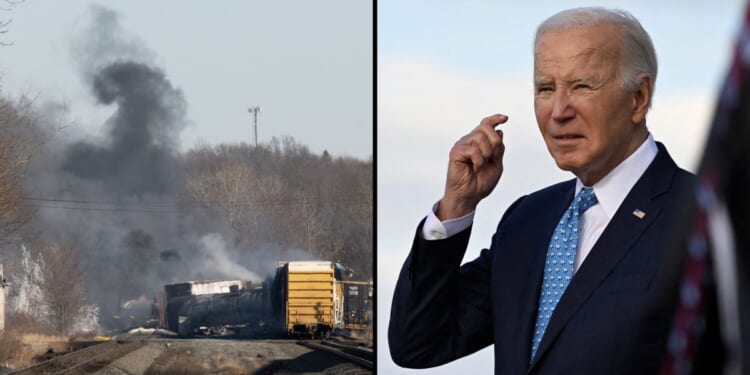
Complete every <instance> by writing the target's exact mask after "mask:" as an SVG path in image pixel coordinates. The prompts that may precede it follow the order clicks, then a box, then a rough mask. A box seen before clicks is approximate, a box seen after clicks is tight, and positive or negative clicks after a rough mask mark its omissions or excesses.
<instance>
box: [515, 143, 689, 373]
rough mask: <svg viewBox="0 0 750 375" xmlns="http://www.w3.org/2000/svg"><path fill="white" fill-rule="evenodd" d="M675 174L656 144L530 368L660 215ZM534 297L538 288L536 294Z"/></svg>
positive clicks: (562, 303)
mask: <svg viewBox="0 0 750 375" xmlns="http://www.w3.org/2000/svg"><path fill="white" fill-rule="evenodd" d="M676 170H677V166H676V164H674V162H673V161H672V159H671V158H670V157H669V155H668V154H667V153H666V150H665V149H664V147H663V146H662V145H661V144H659V153H658V154H657V156H656V158H655V159H654V161H653V162H652V164H651V165H650V166H649V168H648V169H646V171H645V172H644V174H643V176H641V178H640V180H639V181H638V182H637V183H636V184H635V186H633V189H632V190H631V191H630V193H629V194H628V196H627V197H626V198H625V200H624V201H623V202H622V204H621V205H620V208H619V209H618V210H617V212H616V213H615V215H614V217H613V218H612V220H611V221H610V223H609V225H607V228H606V229H605V230H604V232H603V233H602V235H601V237H599V240H598V241H597V242H596V244H595V245H594V247H593V248H592V249H591V253H589V255H588V257H587V258H586V260H585V261H584V262H583V264H581V268H580V269H579V270H578V272H576V274H575V275H574V276H573V279H572V280H571V282H570V285H568V288H567V289H566V290H565V294H563V297H562V298H561V299H560V302H559V303H558V305H557V307H556V308H555V311H554V313H553V314H552V317H551V318H550V322H549V325H548V326H547V330H546V332H545V333H544V337H543V338H542V342H541V344H540V346H539V349H538V350H537V353H536V356H535V357H534V361H533V362H532V363H531V366H529V370H531V369H532V368H533V367H534V365H535V364H536V363H537V362H538V361H539V360H540V358H541V357H543V356H544V353H545V352H546V351H547V350H548V349H549V348H550V347H551V346H552V344H553V343H554V341H555V339H556V338H557V336H558V335H559V334H560V332H561V331H562V330H563V328H564V327H565V325H566V324H567V322H568V321H569V320H570V318H571V317H572V316H573V315H574V314H575V313H576V311H578V309H579V308H580V307H581V306H582V305H583V303H584V302H585V301H586V300H587V299H588V297H589V296H590V295H591V293H592V292H593V291H594V290H595V289H596V288H597V287H598V286H599V285H600V284H601V283H602V281H604V279H606V278H607V276H609V274H610V272H611V271H612V270H613V269H614V268H615V266H616V265H617V263H618V262H619V261H620V260H621V259H622V258H623V256H625V254H626V253H627V252H628V251H629V250H630V249H631V248H632V247H633V245H635V244H636V242H638V239H639V238H640V236H641V234H643V232H644V231H645V230H646V229H647V228H648V227H649V225H651V223H652V222H653V221H654V220H655V219H656V218H657V217H658V216H659V214H660V213H661V210H662V207H663V204H664V200H661V199H658V198H659V197H660V196H662V195H663V194H664V193H666V192H668V191H669V188H670V185H671V182H672V177H673V176H674V173H675V171H676ZM636 209H639V210H641V211H643V212H645V213H646V215H645V216H643V218H639V217H637V216H636V215H635V214H633V212H634V210H636ZM535 294H536V295H538V294H539V293H538V288H537V293H535Z"/></svg>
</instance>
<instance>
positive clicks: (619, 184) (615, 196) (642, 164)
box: [422, 134, 658, 271]
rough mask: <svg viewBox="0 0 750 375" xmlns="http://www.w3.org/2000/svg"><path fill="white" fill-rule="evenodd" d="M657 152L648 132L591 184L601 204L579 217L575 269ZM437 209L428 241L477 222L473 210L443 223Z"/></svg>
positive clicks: (428, 224) (427, 229)
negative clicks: (640, 142) (638, 144)
mask: <svg viewBox="0 0 750 375" xmlns="http://www.w3.org/2000/svg"><path fill="white" fill-rule="evenodd" d="M657 152H658V148H657V147H656V142H655V141H654V138H653V136H652V135H651V134H649V135H648V137H647V138H646V140H645V141H644V142H643V143H642V144H641V145H640V147H638V149H637V150H635V152H633V153H632V154H631V155H630V156H628V158H627V159H625V160H624V161H623V162H622V163H620V164H619V165H618V166H617V167H615V169H613V170H612V171H610V172H609V173H608V174H607V175H606V176H604V178H602V179H601V180H599V182H597V183H595V184H594V186H592V188H593V189H594V194H596V198H597V200H598V203H597V204H595V205H593V206H592V207H591V208H589V209H588V210H586V212H584V213H583V216H582V218H581V220H580V226H581V230H580V232H579V242H578V250H577V254H576V267H575V270H576V271H578V268H579V267H580V266H581V264H582V263H583V261H584V260H585V259H586V257H587V256H588V255H589V253H590V252H591V249H592V248H593V247H594V244H595V243H596V241H597V240H598V239H599V236H601V235H602V232H603V231H604V228H606V227H607V225H608V224H609V221H610V220H612V217H613V216H614V215H615V212H617V209H618V208H619V207H620V204H622V201H624V200H625V197H626V196H627V195H628V193H629V192H630V189H632V188H633V186H634V185H635V183H636V182H638V179H640V178H641V176H642V175H643V172H645V171H646V168H648V166H649V165H650V164H651V162H652V161H653V160H654V158H655V157H656V153H657ZM583 187H584V185H583V183H582V182H581V180H580V179H576V189H575V193H576V194H577V193H578V192H579V191H580V190H581V189H582V188H583ZM436 208H437V203H435V204H434V205H433V206H432V210H430V212H429V213H428V214H427V219H426V220H425V223H424V226H423V227H422V236H423V237H424V238H425V239H426V240H440V239H445V238H448V237H451V236H453V235H455V234H457V233H458V232H461V231H462V230H464V229H466V228H468V227H469V226H471V223H472V222H473V221H474V212H471V213H469V214H468V215H466V216H462V217H460V218H456V219H450V220H445V221H443V222H441V221H440V219H438V218H437V216H436V215H435V210H436Z"/></svg>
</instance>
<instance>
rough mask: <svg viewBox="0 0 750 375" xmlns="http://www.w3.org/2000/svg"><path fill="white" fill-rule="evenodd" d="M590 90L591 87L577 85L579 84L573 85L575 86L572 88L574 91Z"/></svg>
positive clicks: (581, 84)
mask: <svg viewBox="0 0 750 375" xmlns="http://www.w3.org/2000/svg"><path fill="white" fill-rule="evenodd" d="M590 88H591V86H589V85H586V84H583V83H579V84H576V85H575V86H574V87H573V89H575V90H581V89H590Z"/></svg>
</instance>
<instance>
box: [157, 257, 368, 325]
mask: <svg viewBox="0 0 750 375" xmlns="http://www.w3.org/2000/svg"><path fill="white" fill-rule="evenodd" d="M343 271H344V267H342V266H341V265H339V264H337V263H333V262H328V261H290V262H278V263H277V267H276V270H275V273H274V274H273V275H271V276H269V278H268V279H267V280H266V281H265V282H263V283H262V285H261V284H257V285H256V284H252V283H250V282H248V281H193V282H186V283H180V284H172V285H167V286H165V298H164V303H163V304H161V305H162V306H164V308H163V310H164V312H163V314H162V316H164V318H165V319H164V320H165V322H164V323H165V324H164V325H165V327H166V328H167V329H170V330H172V331H174V332H177V333H179V334H180V335H182V336H191V335H193V334H195V333H196V332H203V333H215V331H216V330H218V329H221V328H220V327H227V326H230V327H233V328H237V327H240V328H241V329H242V333H241V334H250V335H257V334H259V333H260V334H263V335H297V336H311V337H322V336H327V335H329V334H330V333H331V332H332V331H333V330H334V329H347V330H361V329H367V328H368V327H369V326H370V325H371V323H372V282H357V281H344V280H343V278H342V274H343V273H344V272H343ZM235 331H236V330H235ZM236 332H237V331H236Z"/></svg>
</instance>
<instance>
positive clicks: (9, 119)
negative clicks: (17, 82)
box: [0, 97, 35, 241]
mask: <svg viewBox="0 0 750 375" xmlns="http://www.w3.org/2000/svg"><path fill="white" fill-rule="evenodd" d="M27 108H28V107H26V108H18V107H17V106H14V105H13V104H12V103H10V102H9V101H8V100H6V99H5V98H3V97H0V241H3V240H6V239H7V236H8V235H10V234H12V233H14V232H16V231H17V230H18V229H19V228H20V227H21V225H22V224H23V223H25V222H26V221H27V220H28V218H29V217H28V215H27V214H25V213H24V211H23V210H22V207H21V204H22V197H23V192H22V182H23V176H24V170H25V168H26V166H27V165H28V163H29V162H30V161H31V158H32V156H33V155H34V148H35V147H34V145H33V143H34V142H33V140H31V139H30V137H29V134H28V133H27V132H26V130H27V129H26V128H28V126H29V125H30V124H31V117H30V115H29V114H28V112H26V109H27Z"/></svg>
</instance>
